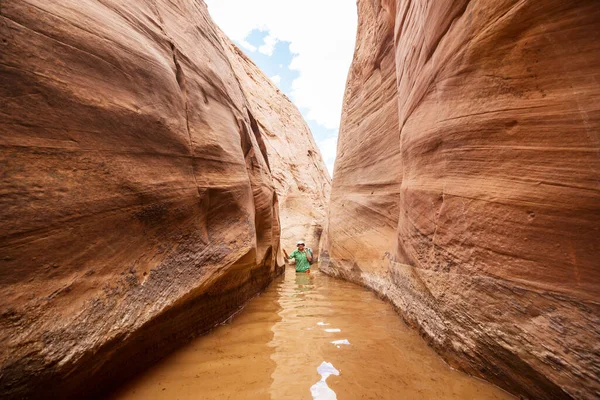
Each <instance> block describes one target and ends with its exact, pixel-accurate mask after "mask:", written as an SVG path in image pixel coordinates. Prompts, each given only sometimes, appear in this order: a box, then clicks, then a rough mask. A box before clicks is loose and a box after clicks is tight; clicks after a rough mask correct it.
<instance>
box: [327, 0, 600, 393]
mask: <svg viewBox="0 0 600 400" xmlns="http://www.w3.org/2000/svg"><path fill="white" fill-rule="evenodd" d="M358 4H359V28H358V38H357V46H356V52H355V58H354V62H353V65H352V67H351V70H350V74H349V77H348V84H347V89H346V94H345V102H344V111H343V118H342V125H341V131H340V139H339V144H338V158H337V160H336V170H335V180H334V183H333V187H332V194H331V196H332V198H331V205H330V210H329V219H328V225H329V227H328V231H327V232H326V233H325V234H324V235H323V236H324V237H323V242H322V243H323V248H322V265H321V268H322V269H323V270H325V271H326V272H328V273H331V274H334V275H337V276H342V277H345V278H347V279H351V280H354V281H357V282H361V283H363V284H365V285H367V286H369V287H371V288H373V289H374V290H376V291H378V292H379V293H381V294H382V295H384V296H386V297H388V298H389V299H390V300H391V301H392V302H393V303H394V304H395V305H396V306H397V307H398V308H399V310H400V311H401V313H402V315H403V316H404V317H405V318H406V319H407V320H408V321H410V322H411V323H413V324H415V325H416V326H418V327H419V329H420V330H421V332H422V334H423V336H424V337H425V338H426V339H427V340H428V341H429V342H430V343H431V344H432V345H433V346H434V347H435V348H436V349H437V350H438V351H439V352H440V353H441V354H442V355H443V356H444V357H445V358H446V359H448V360H450V362H451V363H453V364H454V365H457V366H459V367H461V368H462V369H464V370H466V371H468V372H470V373H473V374H475V375H477V376H481V377H485V378H486V379H489V380H491V381H492V382H494V383H497V384H499V385H501V386H502V387H504V388H506V389H508V390H510V391H511V392H513V393H520V394H524V395H527V396H531V397H535V398H569V397H574V398H592V397H594V396H595V395H596V394H597V393H598V391H600V383H599V382H598V376H599V374H600V369H599V368H600V367H599V364H598V360H599V355H598V354H599V353H598V351H599V348H598V343H600V321H599V320H598V318H599V317H598V316H599V315H600V308H599V307H598V300H599V299H600V297H599V295H600V266H599V264H598V260H599V257H598V254H599V251H600V234H599V231H598V229H599V227H600V196H599V194H600V193H599V192H600V184H599V175H598V171H599V170H600V158H599V153H600V146H599V138H598V134H599V131H600V85H599V84H598V83H599V82H600V67H599V65H600V42H599V41H598V40H596V39H597V38H596V36H597V33H598V32H600V7H598V3H597V2H596V1H594V0H588V1H572V2H563V1H559V0H548V1H542V2H540V1H493V2H492V1H472V2H468V1H466V0H462V1H461V0H456V1H443V2H425V1H422V0H417V1H412V2H411V1H400V0H399V1H397V2H396V1H393V0H387V1H374V2H371V1H364V0H360V1H359V2H358Z"/></svg>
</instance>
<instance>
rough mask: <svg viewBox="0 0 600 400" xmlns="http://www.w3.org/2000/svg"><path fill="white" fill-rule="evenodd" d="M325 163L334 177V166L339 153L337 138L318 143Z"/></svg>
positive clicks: (330, 174)
mask: <svg viewBox="0 0 600 400" xmlns="http://www.w3.org/2000/svg"><path fill="white" fill-rule="evenodd" d="M317 145H318V146H319V150H320V151H321V156H322V157H323V161H324V162H325V165H326V166H327V169H328V170H329V176H333V164H334V162H335V155H336V151H337V136H336V137H330V138H327V139H323V140H320V141H318V142H317Z"/></svg>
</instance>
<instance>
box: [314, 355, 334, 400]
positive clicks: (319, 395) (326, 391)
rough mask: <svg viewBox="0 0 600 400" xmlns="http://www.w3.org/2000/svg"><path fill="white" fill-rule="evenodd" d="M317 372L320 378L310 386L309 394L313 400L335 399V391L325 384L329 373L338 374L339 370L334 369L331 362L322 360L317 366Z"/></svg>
mask: <svg viewBox="0 0 600 400" xmlns="http://www.w3.org/2000/svg"><path fill="white" fill-rule="evenodd" d="M317 372H318V373H319V375H321V380H320V381H319V382H317V383H315V384H314V385H312V386H311V387H310V394H312V397H313V399H315V400H336V399H337V396H336V395H335V392H334V391H333V390H331V388H330V387H329V386H327V382H326V380H327V378H328V377H329V375H339V374H340V371H338V370H337V369H335V367H334V366H333V364H331V363H328V362H325V361H323V362H322V363H321V365H319V366H318V367H317Z"/></svg>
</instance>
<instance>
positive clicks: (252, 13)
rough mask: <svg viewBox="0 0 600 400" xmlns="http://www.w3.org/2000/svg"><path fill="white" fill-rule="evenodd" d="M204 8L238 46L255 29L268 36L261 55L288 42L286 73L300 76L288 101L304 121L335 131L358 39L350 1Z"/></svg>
mask: <svg viewBox="0 0 600 400" xmlns="http://www.w3.org/2000/svg"><path fill="white" fill-rule="evenodd" d="M206 2H207V3H208V7H209V11H210V13H211V15H212V17H213V18H214V20H215V22H216V23H217V24H218V25H219V26H220V27H221V28H222V29H223V31H224V32H225V33H226V34H227V35H228V36H229V37H230V38H231V39H233V40H235V41H237V42H240V43H241V42H242V41H245V40H246V39H247V37H248V34H249V33H250V32H252V31H253V30H254V29H259V30H262V31H266V32H268V35H267V37H266V38H265V43H264V44H263V45H262V46H260V49H259V51H261V52H264V53H265V54H267V53H269V51H270V52H271V53H272V48H271V46H275V43H276V42H277V41H286V42H290V51H291V52H292V53H294V59H293V60H292V63H291V64H290V68H291V69H294V70H296V71H298V73H299V75H300V76H299V77H298V78H297V79H295V80H294V81H293V82H292V92H291V98H292V100H293V101H294V103H295V104H296V106H298V108H301V109H304V110H306V112H305V115H304V116H305V118H307V119H312V120H314V121H315V122H317V123H318V124H320V125H322V126H324V127H326V128H328V129H338V127H339V122H340V115H341V109H342V101H343V96H344V89H345V85H346V77H347V74H348V68H349V66H350V62H351V61H352V54H353V51H354V40H355V36H356V4H355V2H354V1H351V0H326V1H323V0H294V1H292V0H289V1H281V0H253V1H249V0H207V1H206ZM267 39H268V40H267ZM261 49H262V50H261Z"/></svg>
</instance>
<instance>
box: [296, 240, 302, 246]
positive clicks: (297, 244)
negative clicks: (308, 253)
mask: <svg viewBox="0 0 600 400" xmlns="http://www.w3.org/2000/svg"><path fill="white" fill-rule="evenodd" d="M301 244H304V241H303V240H300V241H299V242H298V243H296V246H299V245H301Z"/></svg>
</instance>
